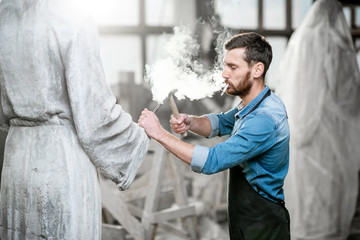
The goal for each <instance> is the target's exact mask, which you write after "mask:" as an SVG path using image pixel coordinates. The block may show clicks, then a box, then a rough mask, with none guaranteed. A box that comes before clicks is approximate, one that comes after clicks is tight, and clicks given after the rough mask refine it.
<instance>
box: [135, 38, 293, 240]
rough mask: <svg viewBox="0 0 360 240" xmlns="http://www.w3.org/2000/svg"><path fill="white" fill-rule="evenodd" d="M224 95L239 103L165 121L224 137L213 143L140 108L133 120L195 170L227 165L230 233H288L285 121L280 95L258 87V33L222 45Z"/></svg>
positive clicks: (268, 53) (262, 47) (261, 60)
mask: <svg viewBox="0 0 360 240" xmlns="http://www.w3.org/2000/svg"><path fill="white" fill-rule="evenodd" d="M225 50H226V55H225V58H224V63H225V69H224V72H223V74H222V76H223V78H224V79H225V83H226V84H228V88H227V90H226V92H227V94H229V95H234V96H239V97H240V98H241V100H242V101H241V103H240V104H239V106H238V107H236V108H234V109H232V110H230V111H228V112H227V113H220V114H209V115H206V116H202V117H195V116H188V115H186V114H181V115H180V117H179V119H175V118H174V117H172V118H171V120H170V125H171V128H172V129H173V131H174V132H176V133H183V132H185V131H188V130H190V131H192V132H194V133H197V134H199V135H202V136H204V137H213V136H222V135H231V137H230V138H229V139H228V140H226V141H224V142H222V143H219V144H217V145H216V146H215V147H213V148H208V147H204V146H199V145H192V144H189V143H186V142H183V141H181V140H179V139H178V138H176V137H175V136H173V135H171V134H170V133H169V132H167V131H165V130H164V129H163V128H162V127H161V126H160V124H159V121H158V119H157V117H156V115H155V114H154V113H153V112H151V111H149V110H147V109H145V110H144V111H143V112H142V115H141V116H140V118H139V124H140V126H142V127H144V128H145V131H146V133H147V134H148V136H149V137H151V138H153V139H155V140H156V141H158V142H159V143H160V144H162V145H163V146H164V147H165V148H166V149H167V150H169V151H170V152H172V153H173V154H174V155H176V156H177V157H178V158H179V159H181V160H182V161H184V162H186V163H188V164H189V165H191V168H192V170H193V171H195V172H199V173H205V174H213V173H216V172H219V171H223V170H225V169H230V177H229V191H228V194H229V196H228V201H229V202H228V216H229V230H230V237H231V239H246V240H261V239H263V240H272V239H273V240H282V239H290V233H289V232H290V230H289V222H290V219H289V215H288V212H287V210H286V208H285V206H284V192H283V183H284V178H285V176H286V174H287V171H288V165H289V126H288V122H287V114H286V110H285V107H284V105H283V104H282V102H281V100H280V99H279V98H278V97H277V96H276V95H275V94H274V93H273V92H271V90H270V89H269V88H268V86H266V85H265V83H264V79H265V73H266V71H267V69H268V68H269V65H270V63H271V60H272V50H271V46H270V45H269V43H268V42H267V41H266V40H265V38H264V37H263V36H261V35H259V34H256V33H242V34H239V35H236V36H234V37H232V38H231V39H230V40H228V41H227V42H226V43H225Z"/></svg>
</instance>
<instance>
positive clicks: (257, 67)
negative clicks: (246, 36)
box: [253, 62, 265, 78]
mask: <svg viewBox="0 0 360 240" xmlns="http://www.w3.org/2000/svg"><path fill="white" fill-rule="evenodd" d="M264 68H265V66H264V64H263V63H262V62H257V63H255V64H254V66H253V73H254V78H260V77H261V76H262V75H263V73H264Z"/></svg>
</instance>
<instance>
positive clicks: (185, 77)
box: [145, 27, 225, 103]
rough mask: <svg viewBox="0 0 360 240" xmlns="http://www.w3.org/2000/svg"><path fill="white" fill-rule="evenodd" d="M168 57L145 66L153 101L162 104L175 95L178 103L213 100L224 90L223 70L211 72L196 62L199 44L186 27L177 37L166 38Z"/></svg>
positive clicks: (177, 32)
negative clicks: (217, 93)
mask: <svg viewBox="0 0 360 240" xmlns="http://www.w3.org/2000/svg"><path fill="white" fill-rule="evenodd" d="M162 37H163V38H164V39H163V40H164V42H165V44H164V48H165V52H166V56H165V57H164V58H162V59H160V60H158V61H156V62H155V63H154V64H152V65H147V66H146V76H145V79H146V81H148V82H149V83H150V86H151V92H152V95H153V100H154V101H155V102H158V103H161V102H163V101H164V100H165V99H166V97H167V96H168V95H169V93H171V92H172V91H174V95H175V96H176V97H177V98H178V99H179V100H181V99H184V98H185V97H187V98H189V99H190V100H196V99H201V98H205V97H211V96H213V94H214V93H215V92H217V91H219V90H221V89H222V88H223V87H224V85H225V84H224V79H223V78H222V77H221V73H222V70H221V68H220V67H219V66H218V65H216V66H215V67H214V68H213V69H212V70H208V69H206V68H205V66H204V64H202V63H201V62H200V61H199V60H197V56H198V52H199V48H200V46H199V44H198V43H197V41H196V39H195V38H194V37H193V36H192V35H191V33H190V31H189V30H188V29H187V28H185V27H175V28H174V34H164V35H163V36H162Z"/></svg>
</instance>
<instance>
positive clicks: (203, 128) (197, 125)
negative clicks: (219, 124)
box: [190, 116, 212, 137]
mask: <svg viewBox="0 0 360 240" xmlns="http://www.w3.org/2000/svg"><path fill="white" fill-rule="evenodd" d="M190 118H191V123H190V131H192V132H194V133H196V134H199V135H201V136H203V137H208V136H209V135H210V133H211V129H212V128H211V122H210V120H209V118H208V117H206V116H202V117H196V116H190Z"/></svg>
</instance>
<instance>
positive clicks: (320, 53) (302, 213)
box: [270, 0, 360, 240]
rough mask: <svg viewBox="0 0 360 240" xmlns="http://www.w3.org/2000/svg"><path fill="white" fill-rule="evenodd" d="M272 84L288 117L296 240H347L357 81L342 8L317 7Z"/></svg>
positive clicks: (322, 1) (358, 134)
mask: <svg viewBox="0 0 360 240" xmlns="http://www.w3.org/2000/svg"><path fill="white" fill-rule="evenodd" d="M270 80H271V82H270V85H271V86H272V87H274V88H275V90H276V92H277V93H278V94H279V96H280V97H281V98H282V100H283V101H284V103H285V105H286V107H287V111H288V114H289V124H290V129H291V141H290V145H291V150H290V169H289V174H288V176H287V179H286V182H285V194H286V195H285V198H286V199H285V201H286V204H287V207H288V209H289V211H290V215H291V232H292V239H294V240H300V239H301V240H305V239H309V240H310V239H311V240H335V239H336V240H340V239H343V240H345V239H346V238H347V236H348V234H349V230H350V223H351V220H352V218H353V215H354V211H355V206H356V197H357V194H358V192H357V191H358V173H359V167H360V147H359V142H360V114H359V113H360V73H359V68H358V65H357V61H356V53H355V49H354V47H353V43H352V39H351V35H350V31H349V26H348V25H347V23H346V20H345V17H344V14H343V12H342V7H341V5H340V4H339V3H338V2H337V1H335V0H318V1H316V2H315V3H314V4H313V6H312V8H311V9H310V11H309V13H308V15H307V16H306V18H305V19H304V21H303V23H302V24H301V26H300V27H299V28H298V29H297V30H296V31H295V32H294V34H293V35H292V37H291V39H290V41H289V44H288V47H287V49H286V52H285V55H284V58H283V59H282V62H281V64H280V68H279V72H278V74H277V76H276V77H275V79H270Z"/></svg>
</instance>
